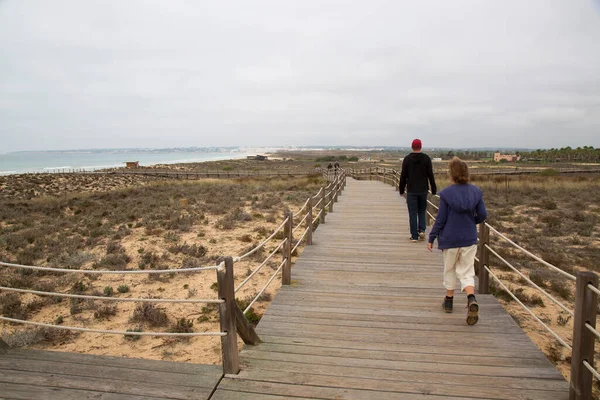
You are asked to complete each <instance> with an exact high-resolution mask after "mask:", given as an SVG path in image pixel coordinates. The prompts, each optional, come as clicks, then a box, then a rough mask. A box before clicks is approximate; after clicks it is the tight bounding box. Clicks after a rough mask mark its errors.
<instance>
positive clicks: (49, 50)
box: [0, 0, 600, 153]
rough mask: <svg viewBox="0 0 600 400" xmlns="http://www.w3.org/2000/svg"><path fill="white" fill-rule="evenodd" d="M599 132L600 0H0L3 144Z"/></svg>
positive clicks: (495, 138) (452, 141) (442, 141)
mask: <svg viewBox="0 0 600 400" xmlns="http://www.w3.org/2000/svg"><path fill="white" fill-rule="evenodd" d="M415 137H420V138H421V139H422V140H423V143H424V148H427V147H430V148H431V147H484V146H490V147H513V146H514V147H529V148H549V147H562V146H572V147H577V146H583V145H592V146H595V147H600V0H526V1H525V0H499V1H492V0H489V1H482V0H472V1H462V0H452V1H449V0H418V1H417V0H414V1H400V0H390V1H381V0H368V1H367V0H364V1H358V0H357V1H349V0H314V1H313V0H302V1H286V0H261V1H256V0H238V1H210V2H209V1H191V0H168V1H166V0H160V1H155V0H139V1H135V0H102V1H93V0H84V1H82V0H52V1H47V0H0V153H3V152H9V151H17V150H48V149H73V148H106V147H176V146H231V145H241V146H274V145H281V146H288V145H357V146H364V145H373V146H380V145H387V146H408V145H410V142H411V140H412V139H413V138H415Z"/></svg>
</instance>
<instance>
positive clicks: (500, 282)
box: [484, 266, 572, 350]
mask: <svg viewBox="0 0 600 400" xmlns="http://www.w3.org/2000/svg"><path fill="white" fill-rule="evenodd" d="M484 268H485V269H486V270H487V272H488V273H489V274H490V276H491V277H492V278H494V280H495V281H496V282H497V283H498V284H499V285H500V287H501V288H502V289H503V290H504V291H505V292H506V293H507V294H508V295H509V296H510V297H512V298H513V300H515V301H516V302H517V303H518V304H519V305H520V306H521V307H523V309H525V311H527V313H529V315H531V316H532V317H533V318H534V319H535V320H536V321H537V322H539V323H540V325H542V327H543V328H544V329H545V330H547V331H548V332H549V333H550V334H551V335H552V336H554V338H555V339H556V340H558V342H559V343H560V344H562V345H563V346H564V347H566V348H567V349H569V350H572V347H571V345H570V344H569V343H567V342H566V341H565V340H564V339H563V338H561V337H560V336H558V334H557V333H556V332H554V331H553V330H552V329H551V328H550V327H549V326H548V325H546V324H545V323H544V321H542V320H541V319H540V318H538V316H537V315H535V314H534V312H533V311H531V310H530V309H529V308H528V307H527V306H526V305H525V304H523V303H522V302H521V300H519V299H518V298H517V296H515V295H514V294H513V293H512V292H511V291H510V289H508V288H507V287H506V285H504V283H502V281H501V280H500V279H499V278H498V277H497V276H496V275H495V274H494V273H493V272H492V271H491V270H490V269H489V268H488V267H487V266H485V267H484Z"/></svg>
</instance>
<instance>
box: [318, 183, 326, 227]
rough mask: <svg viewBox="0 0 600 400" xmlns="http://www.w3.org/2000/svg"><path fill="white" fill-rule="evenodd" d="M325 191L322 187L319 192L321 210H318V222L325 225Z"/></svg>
mask: <svg viewBox="0 0 600 400" xmlns="http://www.w3.org/2000/svg"><path fill="white" fill-rule="evenodd" d="M326 191H327V189H326V188H325V187H323V190H322V192H321V210H320V214H319V222H320V223H321V224H324V223H325V205H326V204H327V200H326V196H325V192H326Z"/></svg>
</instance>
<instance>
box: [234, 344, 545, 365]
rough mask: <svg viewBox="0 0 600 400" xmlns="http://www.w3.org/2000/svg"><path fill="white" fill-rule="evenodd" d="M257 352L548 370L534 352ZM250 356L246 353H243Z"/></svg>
mask: <svg viewBox="0 0 600 400" xmlns="http://www.w3.org/2000/svg"><path fill="white" fill-rule="evenodd" d="M260 347H261V348H260V351H261V352H269V353H280V354H302V355H309V356H311V355H312V356H328V357H339V358H353V359H357V360H361V359H366V360H387V361H410V362H426V363H437V364H458V365H462V364H469V365H488V366H498V367H514V366H534V367H549V366H551V365H550V364H549V361H548V360H547V359H546V358H545V357H540V356H539V355H537V356H535V353H530V354H525V355H521V354H519V355H516V356H511V357H507V356H502V355H500V354H494V355H490V356H487V357H485V358H482V357H480V356H477V355H472V354H470V353H466V354H465V353H460V354H455V353H454V354H444V353H443V352H441V351H440V352H436V353H422V352H421V353H417V352H409V351H388V350H365V349H348V348H330V347H316V346H307V345H299V344H292V345H287V344H277V343H263V344H261V346H260ZM246 354H247V355H249V356H251V354H250V353H246Z"/></svg>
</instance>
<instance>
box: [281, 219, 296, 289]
mask: <svg viewBox="0 0 600 400" xmlns="http://www.w3.org/2000/svg"><path fill="white" fill-rule="evenodd" d="M284 216H285V218H287V222H286V224H285V225H284V226H283V237H284V239H285V244H284V245H283V246H282V248H281V252H282V256H283V259H284V260H285V263H284V264H283V270H282V272H281V284H282V285H289V284H290V283H292V233H293V232H292V231H293V230H294V215H293V214H292V212H291V211H289V210H288V211H286V212H285V213H284Z"/></svg>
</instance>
